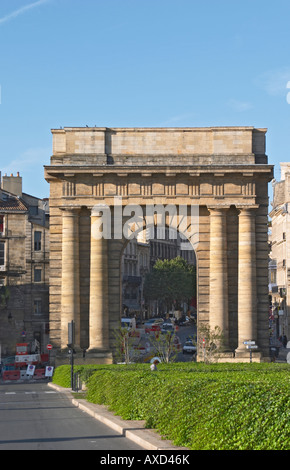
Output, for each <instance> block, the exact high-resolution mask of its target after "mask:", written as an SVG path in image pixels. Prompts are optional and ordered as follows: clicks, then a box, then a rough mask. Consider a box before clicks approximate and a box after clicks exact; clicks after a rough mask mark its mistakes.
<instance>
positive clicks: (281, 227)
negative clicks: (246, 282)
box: [269, 163, 290, 342]
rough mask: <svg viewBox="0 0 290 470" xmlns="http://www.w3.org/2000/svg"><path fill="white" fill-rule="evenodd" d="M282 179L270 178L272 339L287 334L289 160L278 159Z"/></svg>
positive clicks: (289, 300) (289, 332) (289, 293)
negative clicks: (271, 191)
mask: <svg viewBox="0 0 290 470" xmlns="http://www.w3.org/2000/svg"><path fill="white" fill-rule="evenodd" d="M280 167H281V181H275V180H274V181H273V183H272V184H273V202H272V207H273V208H272V211H271V212H270V218H271V222H270V225H271V228H270V231H269V242H270V247H271V251H270V259H269V296H270V330H271V331H270V333H271V340H272V342H275V341H276V340H277V339H278V338H281V337H283V336H284V335H286V336H287V338H289V337H290V321H289V316H290V163H280Z"/></svg>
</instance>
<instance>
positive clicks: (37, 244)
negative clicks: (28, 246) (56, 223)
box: [34, 231, 42, 251]
mask: <svg viewBox="0 0 290 470" xmlns="http://www.w3.org/2000/svg"><path fill="white" fill-rule="evenodd" d="M41 235H42V234H41V232H37V231H35V232H34V251H41Z"/></svg>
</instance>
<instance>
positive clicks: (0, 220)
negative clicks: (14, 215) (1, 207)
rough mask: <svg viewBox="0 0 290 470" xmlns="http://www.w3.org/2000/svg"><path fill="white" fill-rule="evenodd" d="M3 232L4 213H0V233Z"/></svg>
mask: <svg viewBox="0 0 290 470" xmlns="http://www.w3.org/2000/svg"><path fill="white" fill-rule="evenodd" d="M3 232H4V215H0V233H3Z"/></svg>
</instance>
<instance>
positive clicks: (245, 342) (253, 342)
mask: <svg viewBox="0 0 290 470" xmlns="http://www.w3.org/2000/svg"><path fill="white" fill-rule="evenodd" d="M244 344H249V345H251V344H256V341H244Z"/></svg>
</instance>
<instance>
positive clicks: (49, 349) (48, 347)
mask: <svg viewBox="0 0 290 470" xmlns="http://www.w3.org/2000/svg"><path fill="white" fill-rule="evenodd" d="M46 349H47V350H48V363H49V365H50V351H51V350H52V344H48V345H47V346H46Z"/></svg>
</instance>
